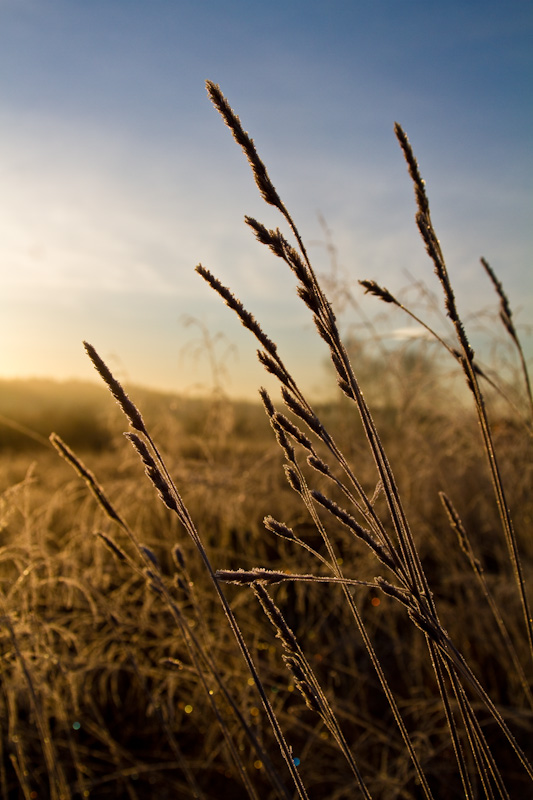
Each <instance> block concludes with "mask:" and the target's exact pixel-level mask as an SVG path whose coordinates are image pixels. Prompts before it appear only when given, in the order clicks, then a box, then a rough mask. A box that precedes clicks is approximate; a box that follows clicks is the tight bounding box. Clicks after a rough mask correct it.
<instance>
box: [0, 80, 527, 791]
mask: <svg viewBox="0 0 533 800" xmlns="http://www.w3.org/2000/svg"><path fill="white" fill-rule="evenodd" d="M208 89H209V92H210V95H211V99H212V101H213V103H214V104H215V106H216V107H217V109H218V110H219V112H220V113H221V114H222V116H223V117H224V119H225V122H226V123H227V125H228V126H229V127H230V129H231V131H232V134H233V135H234V138H235V139H236V140H237V142H238V143H239V145H240V146H241V147H242V148H243V150H244V152H245V155H246V157H247V158H248V161H249V162H250V165H251V167H252V171H253V174H254V178H255V181H256V183H257V185H258V188H259V190H260V191H261V194H262V196H263V198H264V199H265V200H266V201H267V203H269V204H270V205H272V206H274V207H276V208H277V209H278V210H279V211H280V213H281V215H282V216H283V217H284V218H285V223H286V225H287V226H288V229H289V231H291V232H292V237H293V239H294V241H295V245H294V246H293V245H291V244H289V242H288V241H287V239H285V236H284V235H282V234H281V233H280V232H279V230H267V229H266V228H265V227H263V226H262V225H261V224H260V223H258V222H257V221H256V220H251V219H248V220H247V221H248V224H249V225H250V227H251V228H252V229H253V231H254V233H255V234H256V236H257V238H258V239H259V240H260V242H262V243H264V244H266V245H267V246H268V247H269V248H270V249H271V250H272V251H273V256H272V257H274V255H275V256H277V257H279V258H281V259H282V260H283V261H285V262H286V264H287V267H288V268H290V269H291V270H292V271H293V273H294V275H295V276H296V278H297V280H298V286H299V289H298V291H299V294H300V297H301V298H302V300H303V302H304V303H305V304H306V305H307V307H308V309H309V311H310V313H311V315H312V317H313V318H314V321H315V325H316V328H317V332H318V335H320V336H321V338H322V339H323V340H325V341H326V343H327V345H328V347H329V349H330V352H331V355H332V359H331V363H332V366H330V376H331V379H332V382H333V384H335V382H336V383H337V384H338V397H335V399H331V400H330V401H328V402H327V403H322V404H319V405H316V406H315V405H313V404H312V402H311V401H310V400H309V399H308V398H306V397H305V396H304V395H303V394H302V393H301V391H300V389H299V387H298V385H297V383H296V380H295V379H294V378H293V376H292V375H291V374H290V373H289V372H288V371H287V369H286V367H285V365H284V363H283V361H282V359H281V356H280V354H279V353H278V351H277V348H276V345H275V344H274V343H273V342H272V341H271V340H270V339H269V338H268V336H267V335H266V333H264V332H263V331H262V330H261V328H260V327H259V324H258V322H256V321H255V320H254V319H253V317H251V315H250V314H248V312H247V311H246V310H245V309H244V308H243V307H242V305H241V304H240V303H239V301H238V300H237V299H236V298H235V297H234V296H233V295H232V294H231V293H230V291H229V290H228V289H226V288H225V287H223V286H222V285H221V284H220V283H219V282H218V281H217V279H216V278H215V277H213V276H212V275H211V273H209V272H208V271H207V270H205V269H204V268H203V267H198V271H199V272H200V274H201V275H202V277H204V278H205V279H206V280H207V281H208V283H210V284H211V286H212V287H213V288H214V289H215V291H217V292H218V293H219V294H220V295H221V296H222V299H223V300H224V301H225V302H226V303H227V304H228V305H229V306H230V307H231V308H232V310H233V311H234V312H235V313H237V314H238V316H239V317H240V319H241V321H242V322H243V324H244V325H245V327H247V328H248V329H249V331H250V333H251V334H252V335H253V336H255V338H256V341H257V342H258V343H259V347H260V360H261V361H262V363H263V364H264V365H265V367H266V369H267V371H268V372H269V373H270V374H271V375H274V376H275V377H276V378H277V380H278V381H279V384H280V389H281V399H280V398H279V396H278V395H276V396H275V397H274V396H273V397H272V399H271V397H270V396H269V395H268V394H267V393H266V392H263V393H262V404H260V403H259V402H258V403H256V404H253V403H244V402H242V403H237V402H232V401H230V400H229V399H228V398H227V397H226V396H225V394H224V392H223V391H221V390H220V387H218V388H217V390H214V391H213V393H212V395H209V396H207V397H204V398H202V399H194V398H184V397H179V396H172V395H169V394H162V393H156V392H150V391H147V390H141V389H137V388H135V387H130V388H128V394H126V392H125V390H124V389H123V387H122V386H121V384H120V383H119V382H118V381H117V380H116V379H115V377H114V376H113V375H112V373H111V372H110V371H109V370H108V368H107V367H106V365H105V364H104V363H103V361H102V360H101V359H100V356H99V355H98V354H97V353H96V351H95V350H94V349H93V348H92V347H91V346H90V345H86V349H87V353H88V355H89V357H90V358H91V359H92V361H93V364H94V365H95V367H96V370H97V372H98V373H99V375H100V377H101V378H102V379H103V383H105V384H107V388H108V389H109V390H110V391H111V393H112V394H113V395H114V398H115V400H117V401H118V405H117V403H116V402H114V400H113V398H112V397H111V395H110V394H109V393H108V392H106V390H105V387H104V386H102V388H100V387H98V386H93V385H92V384H91V385H89V384H81V383H80V384H75V383H66V384H59V383H54V382H52V381H27V382H24V381H3V382H2V383H1V384H0V446H1V453H2V455H1V458H0V500H1V504H0V520H1V539H0V580H1V593H2V610H1V618H2V625H1V627H0V637H1V639H0V646H1V650H0V652H1V657H0V666H1V672H0V681H1V694H0V718H1V719H2V727H1V736H0V748H1V749H0V797H1V798H3V799H5V800H8V799H9V800H11V798H24V800H29V799H30V798H48V797H50V798H57V799H59V798H61V800H63V799H65V800H66V799H67V798H83V797H92V798H118V797H125V798H131V799H132V800H136V799H137V798H138V800H144V798H184V799H185V798H191V797H198V798H210V799H212V800H215V799H216V798H222V797H231V798H236V800H237V799H238V798H241V797H242V798H244V797H251V798H261V800H262V799H263V798H277V797H282V798H293V797H300V798H307V797H309V798H317V799H318V798H328V799H329V798H331V799H332V800H336V799H337V798H338V799H339V800H340V799H341V798H343V799H344V798H352V797H366V798H371V797H372V798H376V800H377V799H378V798H379V800H393V798H405V799H406V800H407V798H419V797H420V798H432V797H433V798H435V800H440V799H441V798H463V797H469V798H478V797H479V798H480V797H490V798H493V797H503V798H522V797H527V796H529V795H530V793H531V788H532V781H533V769H532V767H531V759H532V746H531V742H532V741H533V697H532V689H531V677H532V674H533V662H532V658H533V646H532V645H533V642H532V635H531V634H532V621H531V612H530V606H529V603H530V602H531V599H530V593H531V583H532V580H531V579H532V567H533V540H532V537H531V526H532V522H533V496H532V492H531V486H532V477H533V475H532V473H533V469H532V459H531V452H532V425H531V420H532V405H531V396H530V392H529V393H528V383H527V378H526V376H527V370H526V369H525V362H523V363H522V361H521V350H520V349H519V336H518V333H517V330H516V328H515V325H514V320H513V316H512V311H511V309H510V308H509V305H508V301H507V298H506V296H505V292H504V289H503V287H502V286H501V285H500V284H499V283H498V280H497V278H496V276H495V275H494V273H492V271H491V269H490V267H489V266H488V265H485V267H486V270H487V271H488V272H489V277H491V278H492V280H493V283H494V286H495V289H496V292H497V295H496V306H497V304H498V302H499V303H500V308H501V317H502V321H503V326H502V337H504V336H507V337H508V338H509V340H510V342H511V345H512V346H513V348H514V350H513V354H512V356H510V357H512V358H513V359H514V363H516V369H514V370H513V376H514V377H513V381H512V382H511V384H510V385H509V382H508V381H506V384H505V387H504V388H505V393H506V396H507V400H506V399H504V398H502V396H501V393H499V392H498V389H501V388H502V384H501V383H500V380H499V378H498V377H497V376H495V375H494V373H493V372H490V373H489V371H488V370H487V369H486V368H485V367H483V368H482V367H481V366H480V363H481V361H478V356H477V353H476V355H474V354H473V352H472V350H471V348H470V345H469V342H468V339H467V333H465V330H464V328H463V325H462V321H461V319H460V318H459V317H458V314H457V310H456V306H455V299H454V295H453V291H452V288H451V284H450V281H449V277H448V273H447V269H446V265H445V263H444V259H443V256H442V253H441V250H440V244H439V242H438V239H437V237H436V234H435V232H434V230H433V227H432V223H431V218H430V214H429V205H428V201H427V198H426V196H425V188H424V184H423V181H422V179H421V178H420V175H419V173H418V165H417V164H416V161H415V159H414V156H413V154H412V152H411V150H410V146H409V143H408V141H407V138H406V137H405V134H404V133H403V131H402V130H401V128H399V127H398V128H397V136H398V139H399V142H400V145H401V147H402V150H403V153H404V156H405V158H406V161H407V165H408V169H409V172H410V175H411V178H412V180H413V182H414V186H415V196H416V204H417V209H418V212H417V224H418V227H419V230H420V233H421V236H422V238H423V241H424V244H425V247H426V249H427V251H428V254H429V256H430V259H431V260H432V262H433V267H434V269H435V271H436V273H437V277H436V281H437V286H438V285H439V283H440V286H441V288H442V290H443V293H444V304H445V308H446V312H447V315H448V317H449V338H448V340H447V341H446V342H436V344H435V345H434V346H432V347H433V349H428V348H429V347H430V346H429V345H428V344H420V345H410V346H409V347H407V348H404V349H403V350H402V349H396V350H393V351H390V352H389V353H388V354H383V355H381V356H380V358H378V357H377V355H376V352H375V350H372V348H371V347H370V346H368V347H367V346H366V345H365V344H364V342H359V343H354V342H353V341H350V340H349V339H346V338H345V337H343V335H342V332H341V330H340V327H341V326H340V324H339V325H338V324H337V320H336V318H335V316H334V314H333V311H332V308H331V306H330V304H329V302H328V300H327V298H326V296H325V294H324V291H323V289H322V286H321V281H320V280H319V279H318V278H317V276H316V274H315V272H314V271H313V268H312V267H311V264H310V262H309V260H308V258H307V252H306V249H305V246H304V244H303V243H302V241H301V239H300V237H299V234H298V231H297V229H296V228H295V226H294V223H293V222H292V219H291V218H290V215H289V212H288V211H287V210H286V209H285V206H284V205H283V203H282V201H281V200H280V198H279V197H278V195H277V192H276V190H275V189H274V187H273V185H272V183H271V181H270V178H269V176H268V173H267V171H266V168H265V167H264V165H263V163H262V162H261V160H260V158H259V156H258V155H257V152H256V150H255V146H254V145H253V142H252V141H251V140H250V139H249V137H248V136H247V134H246V133H245V132H244V131H243V130H242V127H241V126H240V122H239V120H238V118H237V117H236V116H235V115H234V113H233V112H232V111H231V109H230V107H229V105H228V104H227V102H226V101H225V100H224V98H223V97H222V95H221V94H220V91H219V89H218V87H216V86H214V85H212V84H210V85H209V86H208ZM364 285H365V288H366V289H367V290H368V291H369V292H370V293H371V294H374V295H376V296H377V299H378V300H381V301H385V303H387V304H388V305H389V306H395V305H396V306H398V305H399V301H397V300H396V298H394V297H392V295H390V294H389V293H388V292H387V291H386V290H385V289H383V288H382V287H379V286H377V285H376V284H374V283H372V282H370V281H368V282H365V284H364ZM369 302H377V301H376V300H373V299H372V298H369ZM228 313H229V312H228ZM454 337H455V339H454ZM439 352H442V364H441V359H440V358H439V357H438V355H437V354H438V353H439ZM319 366H320V368H322V365H319ZM454 369H455V373H456V375H457V376H459V378H460V377H461V375H462V376H463V382H464V384H465V386H466V388H464V389H463V391H462V392H461V391H459V390H458V389H457V379H456V378H454V377H451V371H452V370H454ZM487 379H489V380H487ZM495 387H496V388H495ZM509 400H510V401H511V402H508V401H509ZM126 429H128V431H127V436H126V437H124V435H123V434H122V431H124V430H126ZM52 432H54V434H55V435H54V436H52V442H50V441H49V439H48V436H49V434H51V433H52ZM61 456H62V457H61Z"/></svg>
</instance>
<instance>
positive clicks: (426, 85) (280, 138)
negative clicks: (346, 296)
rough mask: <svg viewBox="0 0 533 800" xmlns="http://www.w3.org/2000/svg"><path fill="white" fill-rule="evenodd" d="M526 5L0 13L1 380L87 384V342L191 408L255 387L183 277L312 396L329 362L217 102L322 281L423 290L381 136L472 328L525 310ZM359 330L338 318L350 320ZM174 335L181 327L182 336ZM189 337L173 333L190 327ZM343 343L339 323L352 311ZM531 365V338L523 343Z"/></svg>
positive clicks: (366, 1) (42, 2)
mask: <svg viewBox="0 0 533 800" xmlns="http://www.w3.org/2000/svg"><path fill="white" fill-rule="evenodd" d="M532 33H533V7H532V6H531V4H530V3H525V2H518V1H517V0H511V1H510V2H507V3H501V2H494V1H493V2H491V1H490V0H489V1H488V2H487V0H485V2H478V1H477V0H475V1H474V2H468V3H464V2H447V3H427V2H418V1H415V2H408V3H399V2H390V1H389V0H384V1H383V2H379V3H378V2H375V0H354V2H340V1H339V0H329V2H313V0H306V2H300V0H295V1H294V2H286V0H285V2H279V0H272V2H269V3H256V2H253V0H252V2H250V0H247V2H244V0H227V1H226V2H224V3H222V2H213V0H206V1H205V2H201V3H200V2H192V0H188V1H185V0H175V2H168V1H166V2H165V1H164V0H152V2H150V3H145V2H139V1H138V0H127V2H126V0H91V2H87V0H84V1H83V2H82V0H12V1H10V0H0V76H1V92H0V169H1V179H0V198H1V204H0V377H14V376H50V377H55V378H58V379H66V378H71V377H74V378H82V379H92V378H93V377H94V374H95V373H94V370H93V368H92V366H91V364H90V363H89V361H88V359H87V357H86V355H85V353H84V352H83V348H82V344H81V342H82V340H84V339H85V340H88V341H89V342H91V343H92V344H93V345H94V346H95V347H96V349H97V350H98V352H99V353H100V355H101V356H102V357H103V358H104V360H107V361H108V363H109V365H110V367H111V368H112V369H113V370H115V371H116V374H117V377H119V378H124V379H126V380H128V381H130V382H132V383H136V384H143V385H147V386H153V387H157V388H162V389H172V390H179V391H187V392H193V391H196V390H197V389H199V388H203V389H205V388H206V387H209V386H210V385H211V383H212V381H213V377H212V374H211V373H210V371H209V360H208V358H207V351H206V348H205V347H204V346H202V345H201V343H200V342H199V340H200V338H201V336H202V331H203V330H206V331H207V332H208V333H209V336H210V337H211V341H212V343H213V346H214V347H215V356H216V358H217V360H218V363H219V365H220V366H225V368H226V381H227V382H226V383H225V388H226V390H227V391H228V392H229V393H230V394H231V395H233V396H252V395H253V394H254V393H255V392H256V390H257V387H258V386H260V385H261V383H262V382H263V380H264V379H263V371H262V368H261V367H260V365H259V364H258V363H257V361H256V358H255V344H254V341H253V339H252V337H251V336H250V335H249V334H248V333H247V332H246V331H244V330H243V329H241V326H240V324H239V322H238V320H237V319H236V318H235V317H234V316H233V315H232V313H231V312H230V311H229V310H228V309H227V308H226V307H225V306H224V304H223V303H222V301H221V300H220V298H219V297H217V296H216V295H214V294H213V292H212V290H211V289H210V288H209V287H208V286H207V285H206V284H205V283H204V282H203V281H202V279H201V278H200V277H199V276H198V275H197V274H196V273H195V272H194V267H195V265H196V264H197V263H199V262H201V263H202V264H203V265H204V266H205V267H207V268H208V269H210V270H211V271H212V272H213V273H214V274H215V275H217V276H218V277H219V278H220V280H221V281H222V282H223V283H225V284H227V285H228V286H230V288H231V289H232V291H233V292H234V293H235V294H236V295H237V296H238V297H239V298H240V299H241V300H242V301H243V303H244V304H245V306H246V307H247V308H248V309H249V310H250V311H251V312H252V313H253V314H254V315H255V316H256V317H257V319H258V320H259V321H260V322H261V325H262V327H263V328H264V330H265V331H266V332H267V333H268V334H269V335H270V336H271V338H273V339H275V340H276V341H277V342H278V345H279V348H280V352H281V353H282V355H283V356H284V358H285V360H286V362H287V364H288V365H289V367H294V370H295V372H296V375H297V377H298V378H299V379H300V380H301V382H302V384H303V385H304V386H307V387H311V388H315V389H318V388H320V387H321V383H322V382H323V381H324V380H327V376H326V378H324V375H326V373H324V374H323V373H322V372H321V366H320V365H321V364H322V362H323V360H324V358H325V350H324V348H323V346H322V343H321V342H320V341H317V337H316V335H315V333H314V330H313V325H312V321H311V320H310V318H309V314H308V312H307V310H306V309H305V307H304V306H303V305H302V303H301V302H300V301H299V300H298V298H297V297H296V295H295V291H294V279H293V277H292V276H291V275H290V274H289V273H288V270H287V268H286V267H284V265H283V264H282V262H281V261H280V260H279V259H276V258H275V257H274V256H273V255H271V254H269V253H268V252H267V251H266V250H265V248H263V247H262V246H261V245H259V244H258V243H257V242H256V241H255V240H254V238H253V236H252V235H251V233H250V231H249V230H248V229H247V227H246V226H245V224H244V223H243V217H244V215H245V214H249V215H251V216H253V217H256V218H257V219H259V220H261V221H262V222H264V223H265V224H267V225H268V226H270V227H271V226H277V225H280V226H282V220H281V219H280V218H278V217H277V216H276V214H275V213H274V210H273V209H272V208H271V207H267V206H266V205H265V204H264V202H263V201H262V200H261V197H260V195H259V193H258V191H257V189H256V187H255V185H254V183H253V180H252V177H251V173H250V170H249V167H248V165H247V163H246V159H245V158H244V156H243V155H242V153H241V152H240V151H239V149H238V147H237V145H236V144H235V143H234V141H233V139H232V137H231V135H230V133H229V131H228V130H227V128H225V126H224V124H223V123H222V120H221V119H220V118H219V117H218V115H217V113H216V112H215V110H214V109H213V107H212V106H211V104H210V102H209V100H208V98H207V94H206V91H205V85H204V83H205V80H206V79H211V80H213V81H215V82H217V83H219V84H220V86H221V88H222V90H223V92H224V94H225V95H226V96H227V97H228V99H229V101H230V103H231V105H232V106H233V108H234V109H235V110H236V112H237V113H238V114H239V116H240V117H241V120H242V122H243V125H244V127H245V129H246V130H248V131H249V132H250V134H251V136H252V137H253V138H254V140H255V143H256V146H257V149H258V151H259V154H260V155H261V157H262V158H263V160H264V161H265V163H266V165H267V167H268V169H269V173H270V175H271V178H272V180H273V182H274V184H275V186H276V188H277V189H278V192H279V194H280V195H281V197H282V198H283V200H284V202H285V204H286V205H287V207H288V208H289V210H290V211H291V213H292V215H293V218H294V219H295V221H296V223H297V225H298V226H299V228H300V230H301V233H302V235H303V237H304V239H305V240H306V241H307V243H308V245H309V251H310V255H311V258H312V260H313V263H314V265H315V267H316V269H317V271H318V272H319V273H324V272H326V273H327V272H328V270H329V269H330V258H329V256H328V251H327V248H326V247H325V232H324V228H323V226H322V224H321V222H320V218H323V219H324V220H325V221H326V223H327V227H328V229H329V231H330V232H331V239H332V242H333V244H334V245H335V248H336V250H337V259H338V268H339V271H340V273H339V274H340V275H341V276H343V278H344V279H345V280H348V281H350V282H351V284H352V285H353V289H354V292H355V295H356V297H357V300H358V302H359V303H360V304H361V307H362V308H363V309H364V311H365V313H367V314H368V315H369V316H372V315H373V314H375V313H376V312H377V311H379V312H380V313H382V312H383V311H387V313H388V314H389V315H391V321H390V331H391V340H393V339H394V337H396V339H398V338H402V337H405V338H409V337H412V329H411V328H410V323H409V320H408V319H407V318H406V317H405V316H402V315H401V312H399V311H396V312H395V311H394V310H393V309H392V310H391V309H388V308H387V309H386V308H385V307H381V306H380V307H379V308H378V307H377V301H376V300H375V299H374V298H371V297H365V296H364V294H363V291H362V289H361V288H357V280H358V279H363V278H368V279H374V280H376V281H378V282H379V283H380V284H382V285H385V286H386V287H387V288H388V289H389V290H391V291H400V290H401V289H402V287H405V286H406V285H407V284H408V282H409V277H408V275H407V273H409V274H410V275H412V276H413V278H414V279H416V280H423V281H425V282H427V283H428V284H429V285H430V286H432V287H433V288H434V289H435V290H438V287H437V286H436V285H435V284H434V281H435V279H434V276H433V274H432V267H431V263H430V261H429V259H428V258H427V256H426V254H425V252H424V247H423V245H422V243H421V241H420V239H419V236H418V233H417V231H416V227H415V223H414V211H415V207H414V197H413V191H412V187H411V185H410V181H409V178H408V175H407V171H406V167H405V164H404V162H403V159H402V155H401V152H400V149H399V147H398V144H397V142H396V140H395V138H394V134H393V124H394V122H395V121H398V122H400V123H401V124H402V126H403V127H404V129H405V130H406V132H407V134H408V136H409V138H410V140H411V143H412V145H413V148H414V150H415V154H416V155H417V158H418V160H419V163H420V167H421V171H422V175H423V176H424V178H425V180H426V184H427V189H428V194H429V198H430V202H431V207H432V215H433V222H434V224H435V227H436V229H437V233H438V235H439V237H440V240H441V243H442V247H443V250H444V254H445V256H446V258H447V262H448V267H449V270H450V274H451V278H452V281H453V283H454V285H455V290H456V294H457V297H458V303H459V308H460V311H462V312H464V313H465V315H466V316H468V315H471V314H472V313H473V312H475V311H477V310H484V309H486V308H488V307H493V308H494V309H497V305H498V304H497V299H496V298H495V296H494V292H493V290H492V288H491V286H490V284H489V281H488V280H487V277H486V275H485V274H484V273H483V272H482V270H481V268H480V265H479V258H480V256H484V257H485V258H486V259H487V260H488V261H489V262H490V263H491V265H492V266H493V267H494V269H495V270H496V272H497V273H498V275H499V277H500V279H501V280H502V282H503V284H504V286H505V288H506V290H507V293H508V295H509V297H510V301H511V304H512V307H513V309H514V312H515V317H516V322H517V324H518V325H519V326H523V327H525V326H527V324H528V323H529V322H530V321H531V313H532V310H533V286H532V281H531V254H532V252H533V219H532V217H533V214H532V202H531V200H532V191H531V190H532V180H531V179H532V160H531V144H532V142H531V129H532V126H531V122H532V119H531V117H532V109H533V102H532V100H533V98H532V86H533V80H532V79H533V69H532V60H533V51H532V49H531V41H532ZM350 313H352V314H355V312H354V311H352V312H350ZM191 319H192V322H191ZM187 323H189V324H187ZM343 324H346V325H347V326H348V325H349V324H350V318H349V314H348V315H347V317H346V318H345V319H344V318H343ZM524 337H525V338H524V343H525V345H526V348H528V349H529V352H531V335H529V338H528V334H527V330H524Z"/></svg>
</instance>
